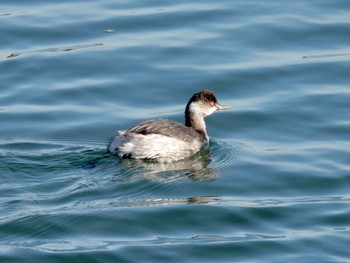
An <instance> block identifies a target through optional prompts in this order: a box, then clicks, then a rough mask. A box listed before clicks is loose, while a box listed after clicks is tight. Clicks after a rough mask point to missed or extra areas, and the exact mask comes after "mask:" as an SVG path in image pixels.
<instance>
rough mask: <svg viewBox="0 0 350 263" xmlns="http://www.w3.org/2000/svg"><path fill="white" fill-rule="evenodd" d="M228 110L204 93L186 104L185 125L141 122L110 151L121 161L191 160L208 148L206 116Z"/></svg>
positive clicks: (114, 142)
mask: <svg viewBox="0 0 350 263" xmlns="http://www.w3.org/2000/svg"><path fill="white" fill-rule="evenodd" d="M227 108H229V107H226V106H221V105H220V104H219V103H218V102H217V100H216V97H215V95H214V93H213V92H211V91H209V90H202V91H200V92H198V93H196V94H194V95H193V96H192V98H191V99H190V100H189V102H188V103H187V106H186V109H185V125H183V124H181V123H178V122H175V121H170V120H162V119H160V120H150V121H144V122H141V123H139V124H138V125H136V126H135V127H133V128H131V129H130V130H128V131H119V135H117V136H115V137H114V138H113V140H112V141H111V143H110V144H109V146H108V151H109V152H110V153H112V154H116V155H118V156H120V157H122V158H135V159H147V160H154V161H158V162H170V161H177V160H180V159H183V158H186V157H189V156H191V155H193V154H195V153H197V152H198V151H200V150H201V149H202V148H203V147H205V146H207V145H208V142H209V137H208V134H207V131H206V129H205V122H204V117H206V116H208V115H210V114H212V113H213V112H215V111H217V110H223V109H227Z"/></svg>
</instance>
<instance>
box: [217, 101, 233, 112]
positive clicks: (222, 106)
mask: <svg viewBox="0 0 350 263" xmlns="http://www.w3.org/2000/svg"><path fill="white" fill-rule="evenodd" d="M215 107H216V108H217V110H228V109H231V107H230V106H227V105H220V104H219V103H216V104H215Z"/></svg>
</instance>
